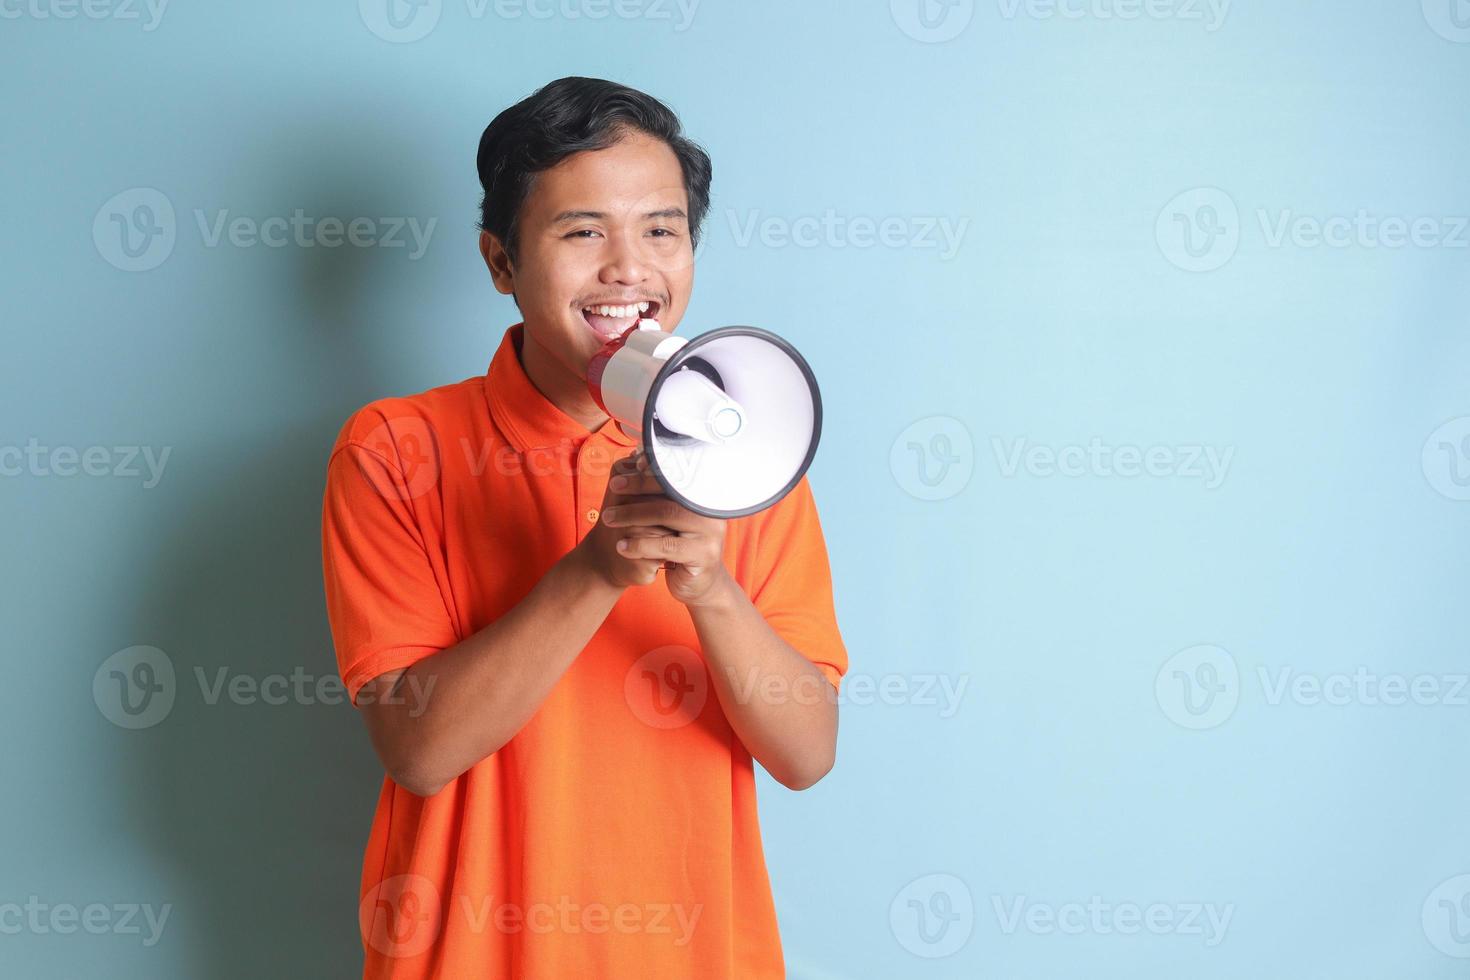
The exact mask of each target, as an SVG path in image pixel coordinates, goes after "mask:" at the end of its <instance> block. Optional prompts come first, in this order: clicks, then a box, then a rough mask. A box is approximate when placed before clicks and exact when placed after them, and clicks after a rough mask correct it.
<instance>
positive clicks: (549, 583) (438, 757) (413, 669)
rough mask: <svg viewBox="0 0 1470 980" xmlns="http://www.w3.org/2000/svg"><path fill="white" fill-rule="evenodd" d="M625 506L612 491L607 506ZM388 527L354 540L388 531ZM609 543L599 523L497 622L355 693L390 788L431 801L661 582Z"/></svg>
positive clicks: (517, 726)
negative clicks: (609, 623)
mask: <svg viewBox="0 0 1470 980" xmlns="http://www.w3.org/2000/svg"><path fill="white" fill-rule="evenodd" d="M623 469H631V464H630V463H628V462H626V461H619V462H618V463H616V464H614V468H613V472H614V473H617V472H620V471H622V470H623ZM368 499H369V500H370V501H371V500H373V498H368ZM621 499H622V495H620V494H617V493H614V492H613V491H612V490H611V489H609V490H608V492H607V493H606V494H605V495H604V498H603V505H604V507H606V506H608V505H610V504H615V503H617V502H619V501H620V500H621ZM373 502H376V501H373ZM337 523H338V524H344V523H346V521H345V519H344V520H339V521H338V522H337ZM392 526H393V525H391V524H388V525H374V526H369V527H368V528H366V529H365V530H363V531H359V532H358V533H360V534H387V533H390V532H391V528H392ZM614 544H615V539H614V536H613V534H612V532H611V531H610V530H608V529H605V528H603V527H601V526H600V525H599V526H598V527H597V528H594V529H593V530H592V531H590V532H589V533H588V534H587V536H586V537H584V538H583V539H582V541H581V542H580V543H579V544H578V545H577V546H576V547H575V548H573V549H572V550H571V551H570V552H568V553H567V554H566V555H564V556H563V557H562V558H561V559H560V560H559V561H558V562H557V563H556V564H554V565H553V566H552V567H551V568H550V569H549V570H548V571H547V572H546V574H545V575H543V576H542V578H541V580H540V581H539V582H537V583H536V585H535V586H534V587H533V588H532V589H531V591H530V592H529V593H528V594H527V595H526V596H525V598H523V599H522V600H521V601H520V602H519V603H517V604H516V605H515V606H514V607H512V608H511V609H510V610H509V611H507V612H506V613H505V614H504V615H502V616H500V617H498V618H497V619H496V620H495V621H494V622H493V623H491V624H489V625H488V626H486V627H484V628H483V629H481V630H479V631H478V632H476V633H475V634H473V635H472V636H469V637H466V638H465V639H463V640H461V641H460V642H458V643H455V644H454V645H452V646H448V647H445V648H443V649H441V650H439V651H438V652H437V653H433V654H430V655H428V656H426V657H423V658H422V659H420V660H418V661H416V662H414V663H413V664H412V665H410V666H408V667H406V668H401V669H396V670H390V671H386V672H384V673H382V674H379V675H378V676H376V677H374V678H373V679H372V680H370V681H368V682H367V683H365V684H364V685H363V686H362V687H361V688H360V689H359V691H358V692H357V698H356V702H357V705H358V707H359V708H360V709H361V711H362V715H363V720H364V721H365V722H366V724H367V728H368V734H369V736H370V737H371V739H372V743H373V748H374V749H375V750H376V752H377V754H378V758H379V759H380V760H381V761H382V763H383V767H384V769H385V770H387V773H388V775H389V777H390V778H392V780H393V781H394V782H395V783H397V784H398V785H400V786H402V787H403V788H404V789H407V790H408V791H409V792H411V793H415V794H417V795H419V796H432V795H434V794H436V793H438V792H439V791H440V790H441V789H443V788H444V787H445V786H446V785H448V784H449V783H450V782H451V781H452V780H454V779H455V778H456V777H458V776H459V775H460V774H461V773H463V772H465V771H466V770H468V769H469V768H470V767H471V766H473V765H475V764H476V763H477V762H479V761H480V760H482V759H484V758H486V757H487V756H489V755H491V754H493V753H494V752H496V751H498V750H499V749H500V748H501V746H503V745H505V743H506V742H508V741H510V739H511V738H512V737H514V736H515V734H516V733H517V732H519V731H520V730H521V729H522V728H523V727H524V726H525V725H526V723H527V722H528V721H530V719H531V717H532V716H533V715H534V714H535V713H536V711H537V709H538V708H539V707H540V706H541V704H542V703H543V702H544V701H545V700H546V698H547V697H548V696H549V695H550V693H551V691H552V689H553V688H554V687H555V686H556V682H557V681H558V680H559V679H560V678H561V676H562V675H563V674H564V673H565V672H566V670H567V668H568V667H570V666H571V664H572V663H573V661H575V660H576V658H577V656H578V654H580V653H581V652H582V650H583V649H584V648H585V647H586V645H587V643H588V641H590V640H591V638H592V636H593V635H594V634H595V633H596V632H597V630H598V628H599V627H600V626H601V625H602V623H603V621H604V620H605V619H606V618H607V616H608V613H610V612H611V611H612V608H613V606H614V605H616V604H617V601H618V598H619V597H620V596H621V595H622V593H623V590H624V589H625V588H627V587H628V586H629V585H636V584H647V583H649V582H652V581H653V580H654V578H655V577H656V575H657V572H658V567H659V563H658V562H657V561H642V560H636V559H629V558H624V557H622V556H621V555H618V554H617V553H616V551H615V550H614ZM428 588H430V587H429V586H423V588H422V589H421V591H420V592H418V593H415V595H416V596H417V598H416V599H415V600H414V601H415V602H416V603H417V605H415V606H413V607H405V608H419V607H421V606H426V605H429V604H431V603H433V602H435V601H437V600H436V599H435V598H432V597H430V596H428V595H427V594H425V591H424V590H427V589H428ZM379 615H382V614H381V613H380V614H379Z"/></svg>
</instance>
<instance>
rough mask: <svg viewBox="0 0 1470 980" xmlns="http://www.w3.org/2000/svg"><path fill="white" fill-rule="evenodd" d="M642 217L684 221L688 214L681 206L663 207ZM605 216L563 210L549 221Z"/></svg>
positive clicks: (602, 215)
mask: <svg viewBox="0 0 1470 980" xmlns="http://www.w3.org/2000/svg"><path fill="white" fill-rule="evenodd" d="M643 217H645V218H683V219H684V220H686V221H687V220H689V216H688V215H687V214H685V213H684V209H683V208H663V209H661V210H658V211H648V212H646V213H645V214H644V215H643ZM606 218H607V215H606V214H605V213H604V212H602V211H563V212H562V213H561V214H559V215H557V216H556V217H555V218H552V219H551V223H552V224H554V225H560V224H565V223H566V222H568V221H603V220H606Z"/></svg>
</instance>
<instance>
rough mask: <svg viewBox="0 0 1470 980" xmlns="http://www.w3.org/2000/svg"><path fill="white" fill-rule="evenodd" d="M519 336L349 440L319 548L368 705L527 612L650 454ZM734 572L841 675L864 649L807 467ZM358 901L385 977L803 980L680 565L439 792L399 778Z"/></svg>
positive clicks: (643, 593) (747, 776) (757, 519)
mask: <svg viewBox="0 0 1470 980" xmlns="http://www.w3.org/2000/svg"><path fill="white" fill-rule="evenodd" d="M523 330H524V327H523V325H522V324H519V323H518V324H516V325H514V326H512V327H510V328H509V329H508V330H507V331H506V333H505V336H504V338H503V339H502V341H501V343H500V347H499V349H498V350H496V352H495V356H494V358H493V360H492V361H491V364H490V369H489V371H488V372H487V373H486V374H485V375H483V376H480V377H475V378H470V379H468V380H465V381H461V382H459V383H458V384H451V385H446V386H444V387H440V388H434V389H432V390H430V391H426V392H423V393H421V394H418V395H413V396H411V397H408V398H388V399H382V400H380V401H376V402H373V403H371V404H369V405H367V406H366V407H364V408H362V409H360V410H358V411H357V412H356V413H354V414H353V416H352V417H351V418H350V419H348V421H347V423H346V425H344V426H343V428H342V431H341V434H340V435H339V436H338V438H337V442H336V445H335V447H334V448H333V451H332V456H331V460H330V462H329V464H328V469H327V488H326V494H325V500H324V505H323V515H322V553H323V565H324V572H325V579H326V594H327V609H328V613H329V617H330V620H331V627H332V637H333V641H334V645H335V647H336V652H337V663H338V667H339V669H340V671H341V675H342V679H343V681H344V683H345V684H346V686H347V689H348V691H349V692H350V694H351V696H352V698H353V701H354V703H355V702H356V701H357V697H358V691H359V689H360V688H361V687H362V685H363V684H364V683H366V682H367V681H369V680H371V679H372V678H374V677H376V676H378V675H380V674H382V673H384V672H386V671H390V670H394V669H398V668H403V667H407V666H409V665H410V664H412V663H414V662H416V661H418V660H421V659H423V658H424V657H428V656H431V655H433V654H434V653H436V652H438V651H440V650H442V649H444V648H446V647H449V646H452V645H454V644H455V643H458V642H459V641H461V640H463V639H465V638H466V637H468V636H470V635H471V634H473V633H475V632H477V631H479V630H480V629H482V628H484V627H485V626H487V625H488V624H490V623H491V622H493V621H494V620H495V619H496V617H498V616H500V615H501V614H502V613H504V612H506V611H507V610H509V609H510V608H512V607H513V606H514V605H515V604H516V603H517V602H519V601H520V600H521V599H522V598H523V597H524V596H525V595H526V594H527V593H528V592H529V591H530V590H531V588H532V587H533V586H534V585H535V584H536V582H537V581H539V580H540V578H541V576H542V575H543V574H544V573H545V572H546V571H547V570H548V569H549V568H550V567H551V566H552V565H553V564H554V563H555V562H556V561H557V560H558V559H560V558H561V557H562V556H563V555H565V554H566V553H567V552H568V551H569V550H571V549H572V547H573V546H575V545H576V544H577V542H579V541H581V540H582V538H583V537H584V536H585V535H586V534H587V533H588V531H590V530H591V529H592V528H593V527H595V525H596V523H597V520H598V517H599V511H598V508H599V507H600V506H601V504H602V499H603V493H604V491H605V489H606V486H607V480H608V471H609V468H610V467H611V465H612V463H613V462H614V461H615V460H616V459H619V458H621V457H623V456H626V455H628V454H629V453H630V452H631V451H632V450H633V449H634V448H635V443H634V441H633V440H632V439H629V438H628V437H627V436H626V435H624V434H623V432H622V431H621V430H620V429H619V428H618V427H617V425H616V424H615V423H613V422H611V421H609V422H608V423H606V424H604V425H603V426H602V427H601V428H600V429H598V430H597V431H596V432H591V433H589V432H588V431H587V430H586V429H585V428H583V427H582V426H581V425H580V424H579V423H578V422H576V421H575V420H574V419H572V418H570V417H569V416H567V415H565V414H564V413H562V412H561V410H560V409H558V408H557V407H556V406H555V405H554V404H552V403H551V402H550V401H548V400H547V399H546V398H545V397H544V396H543V395H542V394H541V393H540V392H539V391H538V390H537V389H536V387H535V386H534V385H533V384H532V383H531V381H530V379H529V378H528V377H527V376H526V373H525V371H524V369H523V368H522V367H521V364H520V361H519V358H518V350H519V347H520V342H521V337H522V332H523ZM725 565H726V567H727V568H728V569H729V570H730V572H731V573H732V575H733V577H734V578H735V580H736V581H738V582H739V583H740V584H741V586H742V587H743V588H744V589H745V591H746V594H747V595H749V596H750V597H751V600H752V602H753V603H754V604H755V606H756V607H757V608H758V609H759V610H760V611H761V613H762V614H763V615H764V617H765V619H766V621H767V622H768V623H770V625H771V627H772V628H773V629H774V630H775V631H776V632H777V633H779V634H780V635H781V636H782V637H783V638H784V639H785V640H786V641H787V642H788V643H790V644H791V645H792V646H793V647H794V648H795V649H797V650H799V651H801V653H802V654H804V655H805V656H807V657H808V658H810V659H811V660H812V661H813V662H814V663H816V664H817V666H818V667H819V668H821V670H822V672H823V673H824V674H826V676H827V677H828V679H829V680H830V681H831V682H832V684H833V685H838V684H839V683H840V679H841V677H842V675H843V674H844V673H845V672H846V670H847V652H846V649H845V647H844V645H843V641H842V637H841V635H840V633H839V632H838V627H837V621H836V616H835V614H834V611H833V602H832V582H831V575H830V571H829V568H828V561H827V552H826V546H825V543H824V541H823V538H822V531H821V526H820V523H819V521H818V518H817V510H816V506H815V504H814V502H813V498H812V493H811V488H810V486H809V485H808V483H807V480H806V478H805V477H803V479H802V480H801V481H800V483H799V484H798V485H797V486H796V487H795V488H794V489H793V490H792V491H791V493H789V494H788V495H787V496H786V497H785V498H783V499H782V500H781V501H780V502H779V503H777V504H776V505H775V506H774V507H771V508H768V509H767V510H765V511H762V512H760V513H758V514H752V515H749V516H747V517H742V518H736V519H733V520H731V521H729V523H728V527H727V531H726V539H725ZM737 686H739V682H737ZM755 690H756V691H757V692H759V691H760V690H761V689H760V688H755ZM816 693H817V692H806V694H807V696H812V695H814V694H816ZM802 694H803V692H802V691H800V690H797V691H795V692H793V696H801V695H802ZM757 696H759V695H757ZM409 697H410V698H411V697H412V695H411V694H410V695H409ZM430 697H432V692H430ZM360 898H361V902H360V905H359V924H360V926H361V930H362V936H363V949H364V952H365V955H366V969H365V973H364V976H365V977H367V978H370V980H373V978H388V977H391V978H394V980H409V978H413V980H419V978H431V977H433V978H456V980H460V978H462V980H488V978H494V977H533V978H543V977H544V978H553V980H560V978H579V980H580V978H584V977H585V978H624V977H628V978H638V980H653V978H676V977H677V978H684V977H698V978H710V980H718V978H731V980H736V978H738V980H751V978H764V977H781V976H784V975H785V971H784V965H783V960H782V954H781V941H780V936H779V934H778V931H777V926H776V914H775V908H774V905H773V902H772V898H771V888H770V881H769V879H768V878H767V875H766V867H765V858H764V854H763V852H762V848H761V837H760V827H759V823H758V820H757V813H756V797H755V778H754V769H753V764H752V760H751V756H750V753H749V752H748V751H747V750H746V749H745V747H744V746H743V745H742V744H741V743H740V741H739V740H738V739H737V738H736V737H735V735H734V733H733V732H732V730H731V728H730V725H729V722H728V720H727V719H726V717H725V714H724V711H723V710H722V709H721V706H720V703H719V699H718V697H717V696H716V693H715V691H714V688H713V686H712V685H711V684H710V682H709V678H708V675H707V673H706V669H705V666H704V662H703V659H702V656H701V653H700V643H699V638H698V635H697V634H696V633H695V630H694V624H693V622H692V620H691V619H690V616H689V612H688V610H687V609H686V608H684V606H683V605H682V604H680V603H679V602H678V601H677V600H676V599H674V598H673V597H672V596H671V595H670V594H669V591H668V587H667V585H666V584H665V583H664V577H663V575H662V574H661V575H659V577H658V578H657V579H656V580H655V581H654V582H653V583H652V584H651V585H647V586H635V587H632V588H629V589H628V590H626V591H625V592H624V593H623V595H622V597H621V598H620V599H619V600H618V602H617V605H616V606H615V607H614V608H613V610H612V612H611V614H610V615H609V616H608V617H607V619H606V620H605V621H604V623H603V624H602V626H601V628H600V629H598V631H597V633H596V635H595V636H594V637H593V638H592V640H591V642H590V643H588V644H587V646H586V648H585V649H584V650H583V651H582V653H581V654H580V655H579V656H578V658H577V659H576V660H575V661H574V662H573V664H572V666H571V667H570V668H569V669H568V670H567V672H566V673H565V674H564V675H563V676H562V677H561V679H560V680H559V681H558V682H557V684H556V686H555V688H554V689H553V690H552V692H551V694H550V696H549V697H548V698H547V699H546V701H545V702H544V703H543V704H542V705H541V707H540V709H539V710H538V711H537V712H536V714H535V715H534V716H533V717H532V718H531V720H530V721H529V722H528V723H527V724H526V726H525V727H524V728H522V729H521V731H520V732H518V733H517V734H516V735H515V737H514V738H512V739H511V740H510V741H509V742H507V743H506V744H505V745H504V746H503V747H502V748H501V749H500V750H499V751H497V752H495V753H493V754H492V755H490V756H488V757H486V758H485V759H483V760H481V761H480V762H479V763H477V764H476V765H475V766H474V767H473V768H471V769H470V770H469V771H468V772H466V773H464V774H463V775H461V776H460V777H459V778H458V779H456V780H455V781H454V782H452V783H450V784H449V785H448V786H447V787H445V788H444V789H443V790H442V791H441V792H439V793H438V794H436V795H434V796H432V797H427V798H425V797H419V796H415V795H414V794H412V793H410V792H409V791H407V790H405V789H403V788H401V787H399V786H398V785H397V784H396V783H394V782H393V781H392V780H391V779H389V778H385V779H384V781H383V788H382V792H381V793H380V795H379V798H378V806H377V812H376V814H375V815H374V818H373V824H372V830H371V832H370V834H369V837H368V842H367V849H366V854H365V857H364V860H363V869H362V886H361V890H360Z"/></svg>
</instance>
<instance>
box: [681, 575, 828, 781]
mask: <svg viewBox="0 0 1470 980" xmlns="http://www.w3.org/2000/svg"><path fill="white" fill-rule="evenodd" d="M722 577H723V581H722V582H721V583H720V584H719V585H718V586H716V587H712V589H711V592H712V597H711V598H710V599H709V600H708V601H707V602H703V603H701V604H699V605H692V606H690V607H689V614H690V617H691V618H692V619H693V621H694V627H695V630H696V631H697V632H698V634H699V640H700V644H701V646H702V648H703V651H704V657H705V661H706V663H707V664H708V667H709V672H710V677H711V684H712V685H713V687H714V689H715V693H716V695H717V696H718V697H719V699H720V706H721V707H722V708H723V709H724V711H725V716H726V718H728V719H729V721H730V727H731V728H732V729H734V731H735V734H736V735H737V736H738V737H739V738H740V741H741V742H742V743H743V744H744V745H745V747H746V748H747V749H748V750H749V751H750V754H751V755H752V756H753V757H754V758H755V759H757V760H758V761H759V762H760V764H761V765H763V766H764V767H765V768H766V771H767V772H769V773H770V774H771V775H772V776H773V777H775V778H776V780H777V781H778V782H780V783H781V784H783V785H785V786H787V787H789V788H791V789H806V788H807V787H808V786H810V785H812V784H813V783H815V782H817V781H818V780H819V779H821V778H822V777H823V776H825V775H826V774H827V773H828V772H829V771H830V770H831V768H832V764H833V762H834V761H835V759H836V752H837V692H836V690H835V689H834V688H833V686H832V683H831V682H830V681H829V680H828V679H827V676H826V675H825V674H823V673H822V671H821V670H820V669H819V668H818V667H817V666H816V665H815V664H813V663H812V662H811V661H810V660H808V659H807V658H806V657H805V656H803V655H802V654H801V652H800V651H798V650H796V649H795V648H793V647H792V646H791V644H789V643H787V642H786V641H785V640H783V639H782V638H781V637H780V635H779V634H777V633H776V631H775V630H773V629H772V628H771V626H770V624H769V623H767V622H766V620H765V617H764V616H762V615H761V613H760V610H758V609H756V607H755V605H754V604H753V603H752V602H751V601H750V598H749V597H748V596H747V595H746V594H745V590H744V589H743V588H741V586H740V584H739V583H738V582H736V581H735V580H734V579H733V578H731V577H730V576H729V575H728V574H723V576H722Z"/></svg>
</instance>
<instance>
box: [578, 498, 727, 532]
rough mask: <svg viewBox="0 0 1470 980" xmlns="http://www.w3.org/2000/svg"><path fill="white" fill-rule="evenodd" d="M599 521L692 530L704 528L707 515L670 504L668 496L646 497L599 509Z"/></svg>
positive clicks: (621, 525) (632, 525)
mask: <svg viewBox="0 0 1470 980" xmlns="http://www.w3.org/2000/svg"><path fill="white" fill-rule="evenodd" d="M602 520H603V523H604V524H606V525H607V526H608V527H646V526H658V527H667V528H673V529H674V530H675V531H691V532H694V531H703V530H705V522H706V521H707V520H708V518H705V517H701V516H700V515H699V514H696V513H694V512H693V511H691V510H689V509H688V508H686V507H682V506H680V505H679V504H676V503H674V501H672V500H670V499H669V498H668V497H664V496H646V497H635V498H633V499H631V500H628V501H626V502H619V503H618V504H617V505H616V506H614V507H608V508H607V509H606V510H604V511H603V512H602Z"/></svg>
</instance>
